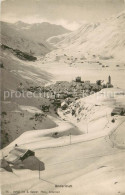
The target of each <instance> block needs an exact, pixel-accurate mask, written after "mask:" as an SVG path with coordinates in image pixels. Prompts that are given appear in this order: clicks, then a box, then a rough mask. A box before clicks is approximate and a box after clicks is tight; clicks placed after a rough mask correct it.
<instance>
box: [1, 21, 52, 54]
mask: <svg viewBox="0 0 125 195" xmlns="http://www.w3.org/2000/svg"><path fill="white" fill-rule="evenodd" d="M1 42H2V44H4V45H7V46H9V47H11V48H13V49H18V50H20V51H22V52H26V53H30V54H32V55H35V56H38V55H45V54H47V53H48V52H50V49H49V47H48V45H47V44H45V43H44V42H42V41H40V42H39V43H38V42H36V41H34V40H32V39H31V38H30V37H28V36H25V35H24V34H23V33H21V31H17V30H16V28H13V25H11V24H8V23H5V22H1Z"/></svg>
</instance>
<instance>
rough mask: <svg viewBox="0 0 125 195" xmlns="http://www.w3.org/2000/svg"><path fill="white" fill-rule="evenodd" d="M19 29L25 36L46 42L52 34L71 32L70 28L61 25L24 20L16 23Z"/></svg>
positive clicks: (15, 25) (15, 26)
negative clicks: (33, 22) (25, 21)
mask: <svg viewBox="0 0 125 195" xmlns="http://www.w3.org/2000/svg"><path fill="white" fill-rule="evenodd" d="M13 26H14V28H16V29H17V31H20V32H21V33H23V34H24V35H25V36H27V37H30V39H32V40H34V41H37V42H43V41H44V42H45V41H46V40H47V39H48V38H50V37H52V36H57V35H62V34H65V33H68V32H70V30H68V29H66V28H64V27H63V26H61V25H56V24H50V23H48V22H43V23H35V24H26V23H24V22H21V21H19V22H17V23H15V24H14V25H13Z"/></svg>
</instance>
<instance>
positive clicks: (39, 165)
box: [39, 162, 40, 179]
mask: <svg viewBox="0 0 125 195" xmlns="http://www.w3.org/2000/svg"><path fill="white" fill-rule="evenodd" d="M39 179H40V162H39Z"/></svg>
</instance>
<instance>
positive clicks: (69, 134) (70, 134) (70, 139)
mask: <svg viewBox="0 0 125 195" xmlns="http://www.w3.org/2000/svg"><path fill="white" fill-rule="evenodd" d="M69 135H70V145H71V133H70V134H69Z"/></svg>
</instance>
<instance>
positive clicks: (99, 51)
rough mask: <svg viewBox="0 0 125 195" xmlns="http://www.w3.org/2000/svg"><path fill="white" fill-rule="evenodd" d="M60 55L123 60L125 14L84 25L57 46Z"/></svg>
mask: <svg viewBox="0 0 125 195" xmlns="http://www.w3.org/2000/svg"><path fill="white" fill-rule="evenodd" d="M56 46H57V47H58V48H61V49H59V50H57V51H56V53H57V52H58V55H61V54H64V53H65V54H68V55H70V56H71V55H74V56H86V57H87V58H88V57H91V58H95V57H98V58H99V59H104V60H105V59H112V58H118V59H121V58H123V57H124V54H125V12H122V13H120V14H119V15H117V16H114V17H111V18H109V19H107V20H105V21H104V22H103V23H97V24H84V25H83V26H81V28H80V29H78V30H77V31H75V32H72V33H70V34H69V35H67V36H66V37H65V39H64V40H63V41H61V42H59V43H58V44H57V45H56Z"/></svg>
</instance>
